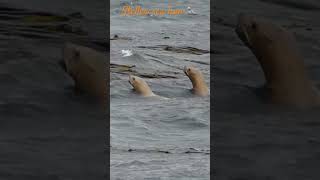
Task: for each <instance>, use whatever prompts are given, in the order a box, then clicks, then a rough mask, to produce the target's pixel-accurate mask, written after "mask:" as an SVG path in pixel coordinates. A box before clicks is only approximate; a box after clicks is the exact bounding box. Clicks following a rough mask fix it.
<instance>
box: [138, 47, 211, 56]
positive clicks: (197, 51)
mask: <svg viewBox="0 0 320 180" xmlns="http://www.w3.org/2000/svg"><path fill="white" fill-rule="evenodd" d="M138 48H146V49H154V50H158V49H159V50H165V51H172V52H176V53H187V54H195V55H202V54H207V53H209V52H210V51H208V50H203V49H198V48H194V47H187V46H185V47H184V46H182V47H174V46H168V45H158V46H138Z"/></svg>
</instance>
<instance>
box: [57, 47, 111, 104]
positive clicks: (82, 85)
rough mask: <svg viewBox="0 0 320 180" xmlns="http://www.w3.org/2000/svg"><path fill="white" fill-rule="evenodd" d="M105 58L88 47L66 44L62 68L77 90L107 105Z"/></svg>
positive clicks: (106, 64) (106, 65)
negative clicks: (63, 67)
mask: <svg viewBox="0 0 320 180" xmlns="http://www.w3.org/2000/svg"><path fill="white" fill-rule="evenodd" d="M106 58H107V56H106V55H104V54H103V53H100V52H98V51H96V50H93V49H90V48H88V47H84V46H79V45H76V44H72V43H66V44H65V47H64V49H63V60H64V66H65V70H66V71H67V73H68V74H69V75H70V76H71V77H72V78H73V80H74V82H75V88H76V89H77V90H80V91H83V92H86V93H88V94H89V95H91V96H92V97H94V98H97V99H98V100H99V101H100V102H101V103H103V104H105V105H106V103H107V78H108V74H107V69H108V68H109V64H108V63H107V59H106Z"/></svg>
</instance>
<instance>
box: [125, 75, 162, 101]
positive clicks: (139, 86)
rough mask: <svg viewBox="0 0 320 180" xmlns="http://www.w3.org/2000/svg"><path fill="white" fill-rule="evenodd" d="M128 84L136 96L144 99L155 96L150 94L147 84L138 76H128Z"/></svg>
mask: <svg viewBox="0 0 320 180" xmlns="http://www.w3.org/2000/svg"><path fill="white" fill-rule="evenodd" d="M129 83H130V84H131V85H132V87H133V88H134V90H135V91H136V92H137V93H138V94H141V95H142V96H144V97H150V96H157V95H155V94H154V93H153V92H152V90H151V88H150V87H149V85H148V84H147V82H146V81H145V80H144V79H142V78H140V77H138V76H133V75H129Z"/></svg>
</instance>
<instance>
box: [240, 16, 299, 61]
mask: <svg viewBox="0 0 320 180" xmlns="http://www.w3.org/2000/svg"><path fill="white" fill-rule="evenodd" d="M235 31H236V33H237V35H238V36H239V38H240V39H241V40H242V41H243V43H244V44H245V45H246V46H248V47H249V48H250V49H251V51H252V52H253V53H254V54H255V55H256V57H257V58H258V59H259V58H261V56H262V55H264V54H272V53H270V52H276V51H283V50H284V49H285V48H286V47H287V46H290V47H289V49H291V45H290V43H291V42H292V40H293V38H292V34H291V33H289V32H288V31H286V30H285V29H284V28H282V27H281V26H279V25H276V24H274V23H271V22H269V21H267V20H264V19H258V18H256V17H254V16H249V15H245V14H239V15H238V23H237V26H236V29H235Z"/></svg>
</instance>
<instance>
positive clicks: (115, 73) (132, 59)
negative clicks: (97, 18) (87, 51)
mask: <svg viewBox="0 0 320 180" xmlns="http://www.w3.org/2000/svg"><path fill="white" fill-rule="evenodd" d="M146 2H147V1H138V2H135V3H139V4H141V5H142V6H143V5H145V6H146V7H151V8H155V7H166V4H167V3H166V2H164V1H148V2H147V3H146ZM183 2H184V3H183V4H182V5H181V6H179V7H180V8H185V9H186V8H187V6H190V7H192V9H193V10H194V11H195V12H196V13H197V15H179V16H170V15H165V16H143V17H142V16H141V17H138V16H133V17H122V16H120V15H119V12H120V10H121V6H120V2H119V1H112V2H111V12H110V13H111V35H110V36H111V38H112V37H114V35H118V37H119V39H118V40H111V52H110V54H111V55H110V56H111V64H117V65H129V66H133V65H134V66H135V67H133V68H132V70H133V71H135V72H136V73H138V75H139V74H140V75H141V74H142V75H149V76H150V75H154V74H156V75H158V76H159V75H161V76H162V77H164V76H166V78H146V77H145V78H144V79H145V80H146V81H147V83H148V84H149V85H150V87H151V89H152V90H153V91H154V92H155V93H156V94H158V95H161V96H164V97H167V98H169V99H157V98H143V97H140V96H138V95H137V94H135V93H134V92H133V91H132V87H131V85H130V84H129V83H128V72H126V71H121V70H120V69H117V68H114V69H112V68H111V83H110V87H111V89H110V97H111V99H110V103H111V104H110V112H111V115H110V116H111V127H110V129H111V134H110V136H111V146H112V147H111V169H110V171H111V178H112V179H126V180H127V179H144V178H145V179H147V178H150V179H157V178H163V179H166V178H167V179H179V178H181V179H209V162H210V160H209V158H210V156H209V153H210V138H209V133H210V128H209V126H210V98H209V97H203V98H201V97H195V96H193V95H192V94H191V93H190V91H189V90H190V88H191V87H192V85H191V82H190V80H189V79H188V77H187V76H185V74H184V73H183V71H182V69H183V67H184V66H185V65H193V66H195V67H197V68H199V69H201V71H202V72H203V74H204V76H205V79H206V82H207V84H208V86H210V80H209V78H210V55H209V53H208V52H206V51H200V49H201V50H207V51H208V50H209V47H210V46H209V45H210V29H209V20H210V19H209V16H210V15H209V12H210V9H209V1H208V0H202V1H196V0H192V1H183ZM122 3H124V2H121V4H122ZM144 3H145V4H144ZM151 3H153V4H151ZM150 4H151V5H150ZM163 45H166V46H169V47H175V48H176V49H175V50H177V49H178V50H181V51H179V52H180V53H178V52H176V51H170V50H168V49H166V48H164V47H163ZM142 46H143V47H142ZM192 48H197V49H195V51H192ZM127 49H130V50H132V52H133V55H132V56H129V57H122V54H121V50H127ZM169 49H170V48H169ZM193 50H194V49H193Z"/></svg>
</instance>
